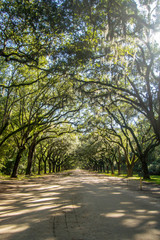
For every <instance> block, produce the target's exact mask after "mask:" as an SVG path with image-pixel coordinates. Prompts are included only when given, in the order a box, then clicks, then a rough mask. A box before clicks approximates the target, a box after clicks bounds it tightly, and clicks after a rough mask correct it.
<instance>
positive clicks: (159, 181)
mask: <svg viewBox="0 0 160 240" xmlns="http://www.w3.org/2000/svg"><path fill="white" fill-rule="evenodd" d="M63 172H65V173H66V175H70V172H69V171H63ZM100 174H104V175H106V176H109V177H111V176H112V177H113V176H114V177H121V178H127V174H126V173H123V174H121V175H118V171H115V173H114V174H111V172H110V173H106V172H105V173H100ZM47 175H49V174H41V175H36V174H35V175H31V176H25V175H18V176H17V178H15V180H25V179H31V178H39V177H45V176H47ZM150 177H151V179H150V180H145V181H146V182H151V183H156V184H159V185H160V175H151V176H150ZM11 179H12V178H11V177H10V176H8V175H4V174H1V173H0V180H11ZM128 179H131V180H132V179H133V180H139V179H140V177H139V175H138V174H133V177H129V178H128Z"/></svg>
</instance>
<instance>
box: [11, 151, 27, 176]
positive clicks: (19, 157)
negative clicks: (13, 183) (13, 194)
mask: <svg viewBox="0 0 160 240" xmlns="http://www.w3.org/2000/svg"><path fill="white" fill-rule="evenodd" d="M24 150H25V146H22V147H20V148H19V149H18V153H17V156H16V160H15V163H14V167H13V171H12V175H11V177H12V178H16V177H17V171H18V166H19V163H20V160H21V157H22V153H23V151H24Z"/></svg>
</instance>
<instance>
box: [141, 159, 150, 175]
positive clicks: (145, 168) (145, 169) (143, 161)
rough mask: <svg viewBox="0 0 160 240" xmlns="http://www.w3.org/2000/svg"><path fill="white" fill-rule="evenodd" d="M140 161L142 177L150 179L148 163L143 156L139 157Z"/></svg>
mask: <svg viewBox="0 0 160 240" xmlns="http://www.w3.org/2000/svg"><path fill="white" fill-rule="evenodd" d="M140 160H141V163H142V173H143V179H150V175H149V171H148V165H147V161H146V159H145V157H143V156H142V157H141V158H140Z"/></svg>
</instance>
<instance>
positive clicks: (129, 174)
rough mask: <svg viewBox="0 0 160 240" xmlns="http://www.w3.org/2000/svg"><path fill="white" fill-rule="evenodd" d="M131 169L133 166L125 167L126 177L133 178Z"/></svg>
mask: <svg viewBox="0 0 160 240" xmlns="http://www.w3.org/2000/svg"><path fill="white" fill-rule="evenodd" d="M133 167H134V164H128V165H127V177H133Z"/></svg>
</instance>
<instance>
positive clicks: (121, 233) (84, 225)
mask: <svg viewBox="0 0 160 240" xmlns="http://www.w3.org/2000/svg"><path fill="white" fill-rule="evenodd" d="M47 179H48V180H47ZM106 179H107V178H106V177H100V178H99V176H96V175H92V174H88V173H87V174H86V175H85V173H83V174H78V175H76V174H73V176H67V177H60V176H59V177H57V178H53V179H52V177H48V178H47V177H46V181H44V179H42V180H41V181H40V179H39V180H38V185H36V182H37V180H34V181H35V182H33V184H24V185H20V184H19V188H18V189H17V190H16V191H14V194H13V191H11V194H9V192H7V193H3V194H2V195H1V198H2V200H1V204H0V210H1V215H0V220H1V228H0V234H1V236H2V239H3V240H11V239H12V240H17V239H18V240H28V239H38V240H64V239H65V240H71V239H77V240H79V239H89V240H93V239H96V240H102V239H105V238H104V233H105V236H106V239H125V240H128V239H129V240H140V239H147V240H153V239H154V240H158V234H159V231H158V228H157V226H158V224H159V223H158V219H159V210H158V209H156V208H154V207H153V208H152V207H151V205H147V204H150V201H149V198H147V197H146V198H145V194H142V193H140V194H138V193H136V192H134V194H131V193H130V192H129V191H127V190H126V189H125V191H124V188H123V187H122V186H120V185H119V186H117V185H116V184H115V183H113V182H112V180H106ZM110 179H111V178H110ZM53 181H54V182H53ZM26 186H27V187H26ZM31 186H33V187H31ZM11 198H12V199H11ZM144 200H145V205H144V204H143V203H144ZM147 206H149V208H148V207H147ZM154 206H155V205H154ZM148 232H149V233H148ZM146 233H147V234H146ZM150 233H152V236H151V234H150ZM107 234H109V235H107ZM144 236H145V237H146V236H147V237H146V238H145V237H144Z"/></svg>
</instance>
